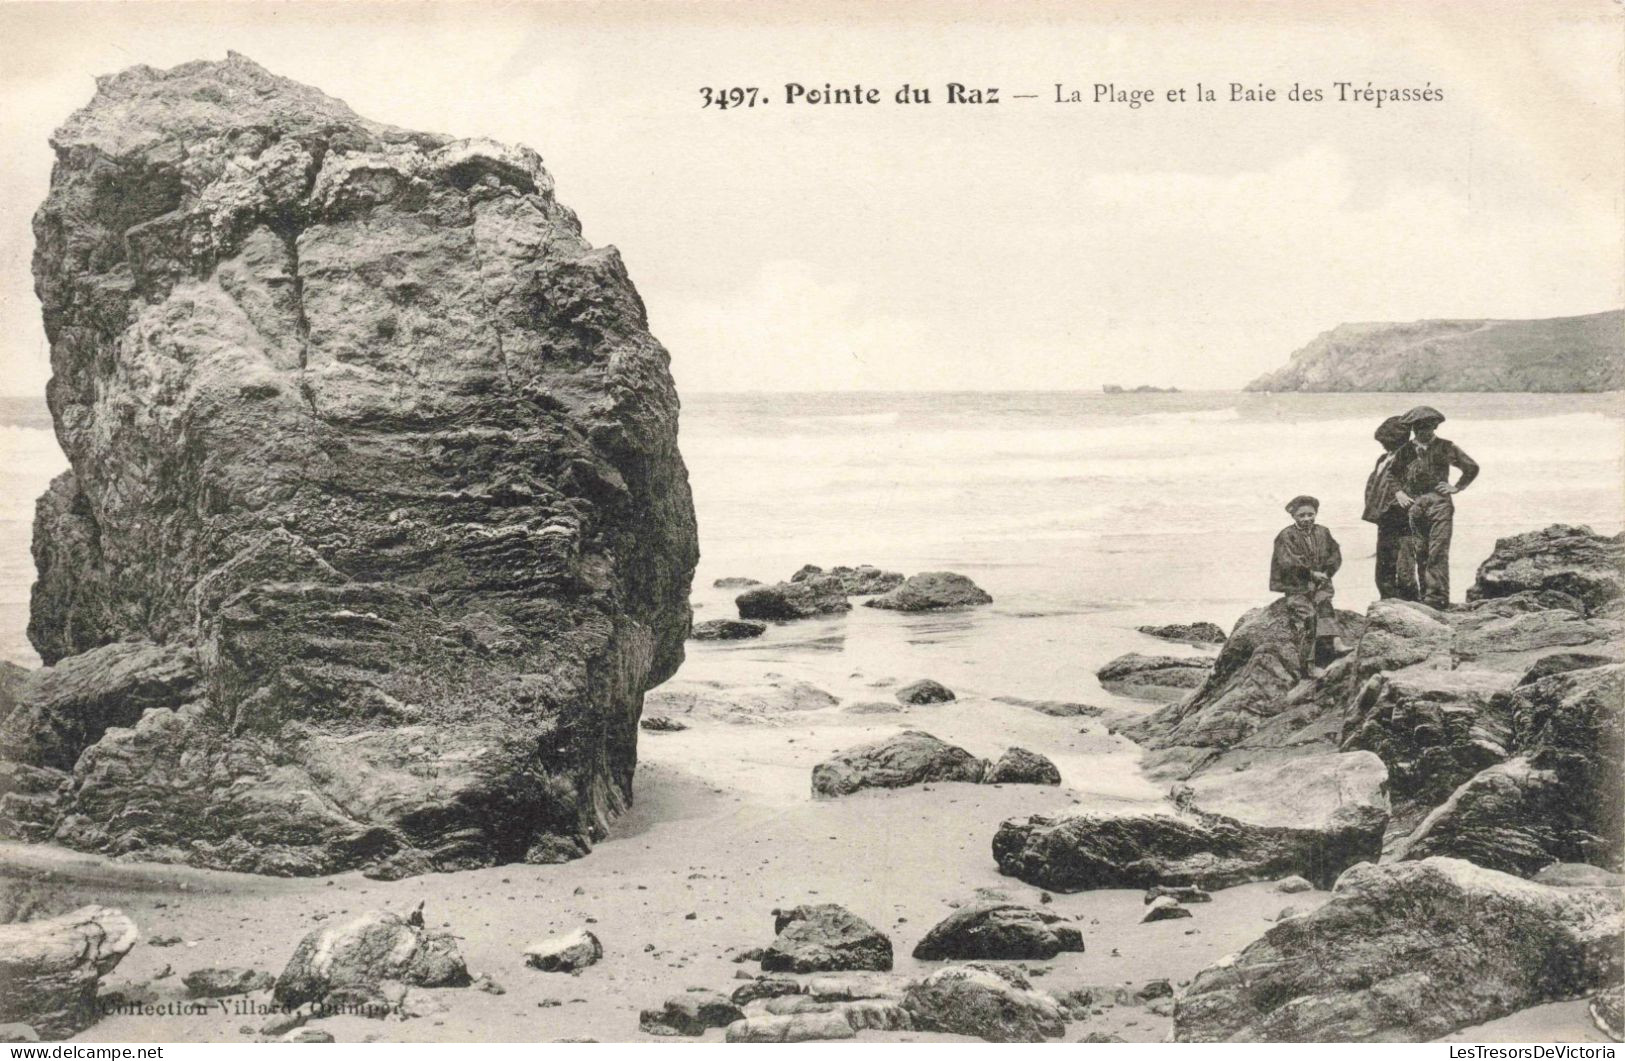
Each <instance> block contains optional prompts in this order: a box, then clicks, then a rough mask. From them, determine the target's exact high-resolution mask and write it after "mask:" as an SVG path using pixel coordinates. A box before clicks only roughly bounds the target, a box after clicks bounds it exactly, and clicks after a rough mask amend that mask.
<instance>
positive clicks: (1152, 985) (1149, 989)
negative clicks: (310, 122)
mask: <svg viewBox="0 0 1625 1061" xmlns="http://www.w3.org/2000/svg"><path fill="white" fill-rule="evenodd" d="M1173 993H1174V985H1173V984H1170V983H1169V982H1168V981H1167V980H1148V981H1147V982H1146V984H1145V986H1144V987H1142V988H1140V989H1139V990H1138V991H1136V992H1134V997H1135V998H1138V999H1139V1000H1140V1001H1142V1002H1149V1001H1150V1000H1151V999H1153V998H1166V997H1167V996H1169V995H1172V994H1173Z"/></svg>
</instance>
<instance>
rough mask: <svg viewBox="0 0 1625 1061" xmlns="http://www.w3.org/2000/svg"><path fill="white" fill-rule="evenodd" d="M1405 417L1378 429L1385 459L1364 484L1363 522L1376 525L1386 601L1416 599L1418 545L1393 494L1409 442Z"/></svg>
mask: <svg viewBox="0 0 1625 1061" xmlns="http://www.w3.org/2000/svg"><path fill="white" fill-rule="evenodd" d="M1404 419H1405V418H1404V417H1403V416H1390V417H1389V418H1388V419H1386V420H1384V421H1383V422H1382V426H1380V427H1378V428H1377V434H1376V439H1377V441H1378V442H1380V443H1382V449H1383V453H1382V456H1380V457H1378V458H1377V463H1376V465H1375V466H1374V467H1373V468H1372V469H1371V474H1370V475H1369V476H1367V477H1366V481H1365V512H1364V513H1363V514H1362V515H1361V517H1360V518H1361V519H1363V520H1365V521H1366V522H1367V523H1375V524H1376V525H1377V595H1378V596H1380V597H1381V598H1382V599H1383V600H1391V599H1393V598H1396V597H1397V598H1398V599H1400V600H1416V598H1417V596H1418V591H1417V575H1416V546H1415V544H1414V543H1413V542H1412V541H1411V522H1410V514H1409V513H1408V512H1407V511H1406V508H1405V506H1404V505H1401V504H1400V503H1399V499H1398V498H1397V497H1395V496H1394V495H1395V494H1396V493H1398V491H1399V479H1400V474H1401V473H1402V472H1403V471H1404V465H1403V464H1401V463H1400V461H1399V456H1400V453H1401V452H1402V451H1403V449H1404V446H1405V443H1406V442H1409V441H1410V437H1411V430H1410V428H1408V427H1406V426H1405V425H1404V423H1403V421H1404Z"/></svg>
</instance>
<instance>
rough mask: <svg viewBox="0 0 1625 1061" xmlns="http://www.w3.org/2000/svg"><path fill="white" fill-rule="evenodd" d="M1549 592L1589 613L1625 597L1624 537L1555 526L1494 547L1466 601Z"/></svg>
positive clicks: (1479, 569)
mask: <svg viewBox="0 0 1625 1061" xmlns="http://www.w3.org/2000/svg"><path fill="white" fill-rule="evenodd" d="M1541 591H1551V592H1557V593H1562V594H1565V595H1567V596H1569V597H1571V598H1573V599H1574V600H1576V601H1578V602H1579V603H1580V605H1581V606H1582V607H1583V608H1584V609H1585V610H1586V611H1587V612H1597V611H1600V610H1602V609H1604V608H1607V607H1608V606H1609V605H1611V604H1613V603H1614V602H1615V601H1618V600H1619V599H1620V598H1621V597H1625V534H1616V535H1614V536H1613V537H1611V538H1610V537H1606V536H1604V535H1601V534H1597V533H1596V532H1595V531H1593V530H1592V529H1591V528H1590V527H1574V526H1568V525H1566V524H1561V523H1554V524H1553V525H1551V526H1550V527H1547V528H1545V529H1544V530H1538V531H1531V532H1529V533H1527V534H1514V535H1513V536H1512V537H1510V538H1501V539H1500V540H1498V541H1497V542H1496V543H1495V551H1494V552H1492V553H1490V555H1489V558H1488V559H1487V560H1485V561H1484V562H1483V563H1482V564H1479V565H1478V577H1477V578H1476V579H1474V581H1473V585H1472V586H1471V587H1470V588H1469V589H1468V590H1467V599H1468V600H1470V601H1471V600H1485V599H1489V598H1494V597H1510V596H1513V595H1514V594H1518V593H1528V592H1541Z"/></svg>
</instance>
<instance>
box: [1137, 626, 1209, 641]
mask: <svg viewBox="0 0 1625 1061" xmlns="http://www.w3.org/2000/svg"><path fill="white" fill-rule="evenodd" d="M1135 629H1136V630H1138V631H1140V633H1142V634H1149V635H1150V636H1152V637H1155V638H1160V639H1161V640H1163V641H1178V642H1181V643H1183V644H1187V645H1222V644H1224V627H1222V626H1220V625H1219V624H1217V623H1169V624H1168V625H1166V626H1137V627H1135Z"/></svg>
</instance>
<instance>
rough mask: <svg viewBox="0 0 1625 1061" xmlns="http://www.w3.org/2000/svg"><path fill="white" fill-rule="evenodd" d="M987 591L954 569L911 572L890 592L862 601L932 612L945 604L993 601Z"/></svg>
mask: <svg viewBox="0 0 1625 1061" xmlns="http://www.w3.org/2000/svg"><path fill="white" fill-rule="evenodd" d="M992 603H993V598H992V597H991V596H989V595H988V593H987V591H986V590H984V589H982V588H981V587H980V586H978V585H977V584H976V583H974V582H972V581H971V580H970V579H968V578H966V577H965V576H964V575H956V574H954V573H953V572H952V571H922V572H921V573H919V574H918V575H910V576H909V577H908V578H906V579H904V580H903V582H902V584H901V585H899V586H897V587H896V588H895V589H893V590H891V591H890V592H888V593H885V594H882V595H881V596H879V597H874V598H872V599H870V600H866V601H864V602H863V605H864V607H866V608H884V609H886V610H887V611H895V612H930V611H939V610H941V609H944V608H970V607H975V606H976V605H980V604H992Z"/></svg>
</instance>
